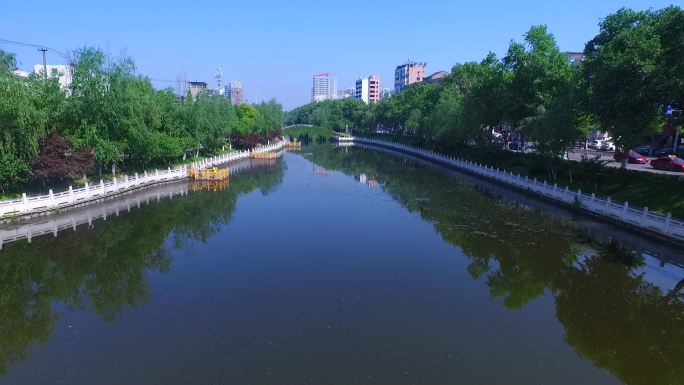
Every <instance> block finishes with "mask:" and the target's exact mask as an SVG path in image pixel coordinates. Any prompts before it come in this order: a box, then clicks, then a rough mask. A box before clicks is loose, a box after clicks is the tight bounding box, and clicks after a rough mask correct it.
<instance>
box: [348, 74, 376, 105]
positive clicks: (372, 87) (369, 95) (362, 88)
mask: <svg viewBox="0 0 684 385" xmlns="http://www.w3.org/2000/svg"><path fill="white" fill-rule="evenodd" d="M354 98H355V99H358V100H363V102H364V103H366V104H369V103H377V102H379V101H380V77H379V76H377V75H371V76H369V77H364V78H361V79H359V80H357V81H356V89H355V91H354Z"/></svg>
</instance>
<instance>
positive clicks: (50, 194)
mask: <svg viewBox="0 0 684 385" xmlns="http://www.w3.org/2000/svg"><path fill="white" fill-rule="evenodd" d="M48 195H49V196H50V207H54V206H55V194H54V193H53V192H52V189H50V190H49V191H48Z"/></svg>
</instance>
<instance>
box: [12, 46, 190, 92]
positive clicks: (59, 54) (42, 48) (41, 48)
mask: <svg viewBox="0 0 684 385" xmlns="http://www.w3.org/2000/svg"><path fill="white" fill-rule="evenodd" d="M0 44H8V45H17V46H21V47H32V48H38V50H39V51H41V52H43V67H45V51H44V50H47V51H49V52H52V53H54V54H56V55H58V56H61V57H63V58H65V59H71V57H70V56H69V55H68V54H66V53H64V52H62V51H58V50H56V49H54V48H50V47H47V46H45V45H42V44H33V43H26V42H22V41H16V40H9V39H2V38H0ZM147 79H149V80H150V81H155V82H163V83H177V84H178V83H186V84H187V83H188V81H187V80H186V81H182V80H167V79H154V78H150V77H147Z"/></svg>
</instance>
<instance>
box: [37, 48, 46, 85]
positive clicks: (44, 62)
mask: <svg viewBox="0 0 684 385" xmlns="http://www.w3.org/2000/svg"><path fill="white" fill-rule="evenodd" d="M38 51H40V52H42V53H43V76H45V77H46V78H47V76H48V73H47V62H46V61H45V52H47V48H45V47H40V48H38Z"/></svg>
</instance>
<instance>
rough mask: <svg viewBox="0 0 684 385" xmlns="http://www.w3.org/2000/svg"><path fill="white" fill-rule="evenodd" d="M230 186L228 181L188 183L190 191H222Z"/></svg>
mask: <svg viewBox="0 0 684 385" xmlns="http://www.w3.org/2000/svg"><path fill="white" fill-rule="evenodd" d="M228 186H230V182H229V179H223V180H194V181H191V182H190V190H192V191H198V190H209V191H223V190H225V189H227V188H228Z"/></svg>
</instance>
